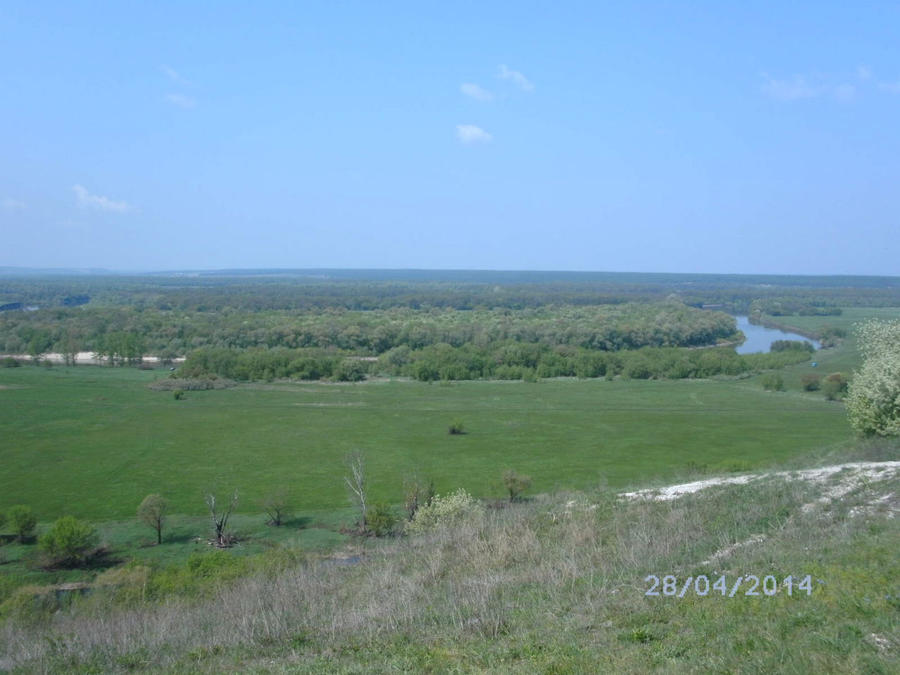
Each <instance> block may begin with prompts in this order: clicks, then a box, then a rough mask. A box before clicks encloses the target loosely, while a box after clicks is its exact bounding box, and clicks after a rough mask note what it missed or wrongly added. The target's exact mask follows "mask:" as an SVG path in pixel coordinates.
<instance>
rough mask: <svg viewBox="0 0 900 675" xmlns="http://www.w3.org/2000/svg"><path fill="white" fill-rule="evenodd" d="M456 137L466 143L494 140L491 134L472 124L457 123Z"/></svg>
mask: <svg viewBox="0 0 900 675" xmlns="http://www.w3.org/2000/svg"><path fill="white" fill-rule="evenodd" d="M456 137H457V138H458V139H459V140H460V142H462V143H465V144H466V145H468V144H470V143H490V142H491V141H492V140H494V137H493V136H491V135H490V134H489V133H488V132H486V131H485V130H484V129H482V128H481V127H476V126H475V125H474V124H457V125H456Z"/></svg>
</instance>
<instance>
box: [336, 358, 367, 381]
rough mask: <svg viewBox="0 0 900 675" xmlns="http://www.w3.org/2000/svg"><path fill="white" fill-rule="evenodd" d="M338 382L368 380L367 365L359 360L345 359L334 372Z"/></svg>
mask: <svg viewBox="0 0 900 675" xmlns="http://www.w3.org/2000/svg"><path fill="white" fill-rule="evenodd" d="M334 379H335V380H337V381H338V382H362V381H363V380H365V379H366V364H365V363H363V362H362V361H360V360H359V359H352V358H351V359H344V360H343V361H341V362H340V364H338V367H337V370H335V372H334Z"/></svg>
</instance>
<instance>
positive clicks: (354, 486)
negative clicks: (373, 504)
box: [344, 450, 368, 529]
mask: <svg viewBox="0 0 900 675" xmlns="http://www.w3.org/2000/svg"><path fill="white" fill-rule="evenodd" d="M344 463H345V464H346V465H347V469H348V470H349V472H350V473H349V475H346V476H344V482H345V483H346V484H347V488H348V490H349V491H350V501H352V502H353V504H354V506H356V508H357V510H358V511H359V526H360V528H362V529H365V528H366V525H367V516H368V499H367V493H366V490H367V486H366V462H365V457H364V456H363V453H362V451H361V450H354V451H353V452H351V453H348V454H347V456H346V457H345V458H344Z"/></svg>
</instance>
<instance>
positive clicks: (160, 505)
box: [137, 494, 169, 544]
mask: <svg viewBox="0 0 900 675" xmlns="http://www.w3.org/2000/svg"><path fill="white" fill-rule="evenodd" d="M168 510H169V502H167V501H166V500H165V499H164V498H163V497H162V496H160V495H157V494H152V495H147V496H146V497H144V501H142V502H141V505H140V506H138V510H137V516H138V518H139V519H140V520H141V522H143V523H146V524H147V525H148V526H150V527H152V528H153V529H154V530H156V543H157V544H161V543H162V531H163V525H164V524H165V521H166V513H167V512H168Z"/></svg>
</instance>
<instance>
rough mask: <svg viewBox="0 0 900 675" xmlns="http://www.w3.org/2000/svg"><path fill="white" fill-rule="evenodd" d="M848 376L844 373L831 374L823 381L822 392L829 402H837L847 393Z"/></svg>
mask: <svg viewBox="0 0 900 675" xmlns="http://www.w3.org/2000/svg"><path fill="white" fill-rule="evenodd" d="M848 384H849V383H848V381H847V376H846V375H844V374H843V373H831V374H830V375H827V376H826V377H825V379H824V380H823V381H822V391H823V392H824V393H825V398H827V399H828V400H829V401H837V400H839V399H840V398H842V397H843V396H844V394H845V393H846V392H847V386H848Z"/></svg>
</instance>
